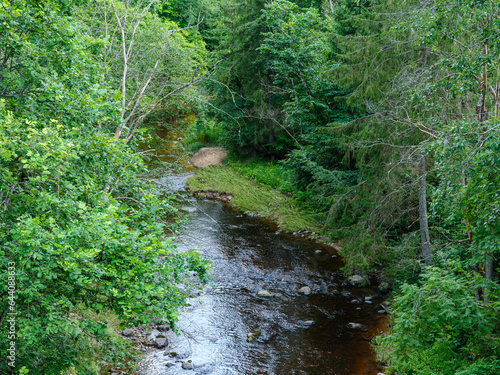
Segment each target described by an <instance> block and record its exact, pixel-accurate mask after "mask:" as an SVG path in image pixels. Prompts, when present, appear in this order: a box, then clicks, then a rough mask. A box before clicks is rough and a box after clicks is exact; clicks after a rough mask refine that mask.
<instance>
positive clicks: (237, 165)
mask: <svg viewBox="0 0 500 375" xmlns="http://www.w3.org/2000/svg"><path fill="white" fill-rule="evenodd" d="M228 165H230V166H231V167H233V168H234V169H235V170H236V171H237V172H239V173H240V174H242V175H243V176H245V177H248V178H250V179H251V180H253V181H255V182H257V183H259V184H262V185H267V186H270V187H271V188H273V189H277V190H279V191H281V192H282V193H292V192H294V190H295V189H294V187H293V185H292V183H291V179H290V171H287V170H286V169H285V168H284V167H283V165H281V164H278V163H277V162H270V161H268V160H261V159H251V160H249V161H247V162H241V161H236V160H233V161H229V163H228Z"/></svg>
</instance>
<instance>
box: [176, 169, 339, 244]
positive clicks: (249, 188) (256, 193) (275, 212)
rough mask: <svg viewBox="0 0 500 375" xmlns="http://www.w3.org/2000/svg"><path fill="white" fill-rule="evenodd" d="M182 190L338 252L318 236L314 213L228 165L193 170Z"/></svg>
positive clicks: (318, 230)
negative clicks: (223, 204)
mask: <svg viewBox="0 0 500 375" xmlns="http://www.w3.org/2000/svg"><path fill="white" fill-rule="evenodd" d="M186 190H187V191H188V193H189V194H190V195H192V196H194V197H198V198H204V199H211V200H219V201H222V202H224V203H226V204H229V205H230V206H231V207H232V208H234V209H237V210H239V211H241V212H242V213H244V214H245V215H246V216H249V217H259V218H263V219H267V220H270V221H271V222H273V223H275V224H276V225H277V226H278V230H279V231H284V232H287V233H292V234H294V235H296V236H298V237H303V238H308V239H310V240H313V241H316V242H318V243H322V244H325V245H328V246H332V247H334V248H335V249H336V250H337V251H339V252H340V251H341V248H340V245H339V244H336V243H332V242H331V241H328V239H327V238H326V237H325V236H322V235H320V234H319V233H320V231H321V226H320V225H319V224H318V223H317V222H316V221H315V220H314V214H313V213H311V212H307V211H305V210H304V209H303V208H301V207H300V206H299V204H298V203H297V202H296V200H295V199H294V198H293V197H292V196H290V195H288V194H284V193H282V192H280V191H279V190H276V189H273V188H271V187H270V186H266V185H264V184H261V183H258V182H256V181H254V180H252V179H251V178H249V177H246V176H244V175H243V174H241V173H240V172H238V171H237V170H236V169H235V168H234V167H232V166H231V165H222V166H215V167H214V166H211V167H209V168H200V169H197V170H196V171H195V172H194V175H193V176H191V177H189V178H188V180H187V182H186Z"/></svg>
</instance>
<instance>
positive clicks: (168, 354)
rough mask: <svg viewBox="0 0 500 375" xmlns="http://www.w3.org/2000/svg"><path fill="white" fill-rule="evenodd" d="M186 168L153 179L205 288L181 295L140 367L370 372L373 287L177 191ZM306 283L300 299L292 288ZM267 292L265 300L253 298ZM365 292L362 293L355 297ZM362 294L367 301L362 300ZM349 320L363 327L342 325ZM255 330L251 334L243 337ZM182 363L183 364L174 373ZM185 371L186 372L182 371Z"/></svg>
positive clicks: (319, 251) (299, 243)
mask: <svg viewBox="0 0 500 375" xmlns="http://www.w3.org/2000/svg"><path fill="white" fill-rule="evenodd" d="M188 175H189V173H181V174H177V175H172V176H170V177H163V178H160V179H158V180H157V182H158V185H159V186H168V187H167V189H169V190H175V191H178V192H179V197H180V198H179V200H180V202H179V203H180V207H181V208H180V209H181V211H182V212H184V213H185V214H186V215H187V217H188V218H189V220H190V224H189V227H188V229H187V230H185V231H184V232H182V233H181V234H180V235H179V236H178V237H177V240H176V242H177V243H178V249H179V250H180V251H185V250H188V249H191V248H199V253H200V255H201V256H203V257H204V258H207V259H209V261H210V262H211V264H212V268H211V273H212V274H213V275H214V277H213V280H212V285H207V286H206V287H205V288H204V289H203V290H202V291H201V292H200V293H195V295H193V297H192V298H190V300H189V303H190V306H189V307H188V308H186V309H185V310H184V311H182V313H181V314H180V316H179V322H178V326H179V328H180V331H181V333H182V334H181V335H180V336H176V335H175V334H174V333H172V332H167V336H168V340H169V347H168V348H167V349H163V350H157V351H155V352H153V353H150V354H149V355H148V356H147V358H146V360H145V362H144V367H143V369H142V370H141V373H143V374H146V375H160V374H172V375H175V374H189V373H195V374H199V375H201V374H214V375H225V374H240V375H243V374H249V375H250V374H252V375H254V374H268V375H271V374H275V375H282V374H283V375H285V374H286V375H289V374H310V375H313V374H318V375H319V374H321V375H329V374H332V375H333V374H335V375H362V374H374V375H376V374H377V373H379V372H380V371H382V368H380V366H379V365H378V364H377V362H376V360H375V358H374V354H373V352H372V351H371V348H370V339H371V338H372V337H373V336H375V335H376V334H378V333H379V331H380V330H383V329H384V326H385V320H386V319H385V317H384V316H382V315H379V314H378V313H377V311H378V310H380V303H382V302H383V296H381V295H379V294H378V293H377V289H376V288H354V287H351V286H350V285H348V284H347V282H346V280H345V278H344V276H343V275H342V272H341V271H340V267H341V266H342V261H341V259H340V258H339V257H338V256H337V255H336V253H335V251H334V250H333V249H332V248H330V247H328V246H325V245H321V244H318V243H314V242H312V241H309V240H306V239H303V238H299V237H295V236H293V235H291V234H286V233H280V232H277V228H276V227H275V226H274V225H273V224H272V223H270V222H267V221H265V220H262V219H258V218H250V217H246V216H244V215H242V214H241V213H239V212H237V211H235V210H233V209H231V207H229V206H227V205H225V204H223V203H221V202H216V201H208V200H199V199H196V198H192V197H190V196H188V194H186V193H185V192H183V187H184V184H185V180H186V178H187V176H188ZM304 286H308V287H309V288H311V291H312V293H311V294H310V295H307V296H306V295H302V294H300V293H299V289H300V288H302V287H304ZM262 290H267V291H268V292H270V293H271V294H272V295H273V296H272V297H258V296H257V293H258V292H259V291H262ZM365 297H368V299H367V301H368V302H365ZM370 297H372V299H371V301H370V300H369V298H370ZM349 322H355V323H361V324H363V325H364V326H366V329H365V330H350V329H349V328H348V323H349ZM256 330H258V331H259V332H260V335H259V334H256V335H255V336H254V337H253V338H254V339H253V341H252V340H248V334H249V333H252V332H255V331H256ZM188 361H190V362H189V365H188V366H186V365H185V367H190V366H191V365H192V367H193V369H192V370H186V369H183V367H182V365H183V362H188ZM189 371H190V372H189Z"/></svg>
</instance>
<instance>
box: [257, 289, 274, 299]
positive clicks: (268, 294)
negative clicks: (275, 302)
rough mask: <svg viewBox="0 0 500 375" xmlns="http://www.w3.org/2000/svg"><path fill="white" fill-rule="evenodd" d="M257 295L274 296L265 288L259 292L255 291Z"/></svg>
mask: <svg viewBox="0 0 500 375" xmlns="http://www.w3.org/2000/svg"><path fill="white" fill-rule="evenodd" d="M257 297H267V298H268V297H274V296H273V295H272V294H271V293H269V292H268V291H267V290H261V291H260V292H259V293H257Z"/></svg>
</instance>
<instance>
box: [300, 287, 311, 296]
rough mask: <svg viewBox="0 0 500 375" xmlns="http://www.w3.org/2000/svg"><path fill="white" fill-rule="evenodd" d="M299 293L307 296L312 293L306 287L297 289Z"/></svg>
mask: <svg viewBox="0 0 500 375" xmlns="http://www.w3.org/2000/svg"><path fill="white" fill-rule="evenodd" d="M299 293H300V294H303V295H305V296H308V295H310V294H311V293H312V290H311V288H309V287H308V286H303V287H302V288H300V289H299Z"/></svg>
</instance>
